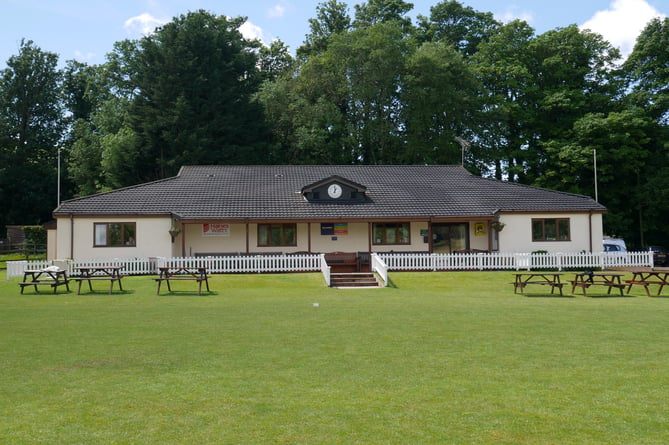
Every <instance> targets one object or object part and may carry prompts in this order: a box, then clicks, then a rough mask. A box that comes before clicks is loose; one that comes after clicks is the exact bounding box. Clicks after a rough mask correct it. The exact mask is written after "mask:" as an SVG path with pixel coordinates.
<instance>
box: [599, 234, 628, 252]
mask: <svg viewBox="0 0 669 445" xmlns="http://www.w3.org/2000/svg"><path fill="white" fill-rule="evenodd" d="M602 243H603V244H604V252H627V246H626V245H625V240H624V239H621V238H610V237H605V238H604V239H603V240H602Z"/></svg>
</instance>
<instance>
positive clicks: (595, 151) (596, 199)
mask: <svg viewBox="0 0 669 445" xmlns="http://www.w3.org/2000/svg"><path fill="white" fill-rule="evenodd" d="M592 158H593V166H594V169H595V202H599V196H598V195H597V149H596V148H595V149H594V150H593V151H592Z"/></svg>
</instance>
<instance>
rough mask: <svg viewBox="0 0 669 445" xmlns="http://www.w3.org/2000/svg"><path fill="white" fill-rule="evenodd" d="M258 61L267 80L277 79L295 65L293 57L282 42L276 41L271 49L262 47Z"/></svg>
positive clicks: (271, 45)
mask: <svg viewBox="0 0 669 445" xmlns="http://www.w3.org/2000/svg"><path fill="white" fill-rule="evenodd" d="M258 59H259V60H258V68H259V69H260V73H261V75H262V77H263V78H264V79H265V80H273V79H276V78H277V77H278V76H280V75H281V74H283V73H285V72H287V71H288V70H289V69H290V67H291V66H292V65H293V57H292V56H291V55H290V51H289V50H288V47H287V46H286V44H285V43H283V42H282V41H281V40H274V41H273V42H272V43H271V44H270V46H269V47H267V46H261V47H260V50H259V54H258Z"/></svg>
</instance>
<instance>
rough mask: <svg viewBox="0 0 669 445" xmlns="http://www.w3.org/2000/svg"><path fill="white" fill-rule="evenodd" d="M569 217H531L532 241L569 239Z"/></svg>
mask: <svg viewBox="0 0 669 445" xmlns="http://www.w3.org/2000/svg"><path fill="white" fill-rule="evenodd" d="M570 239H571V235H570V233H569V219H568V218H563V219H557V218H556V219H533V220H532V241H569V240H570Z"/></svg>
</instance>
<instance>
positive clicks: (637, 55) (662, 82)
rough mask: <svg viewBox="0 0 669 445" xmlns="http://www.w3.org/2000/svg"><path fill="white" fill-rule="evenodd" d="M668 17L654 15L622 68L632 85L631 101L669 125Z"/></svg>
mask: <svg viewBox="0 0 669 445" xmlns="http://www.w3.org/2000/svg"><path fill="white" fill-rule="evenodd" d="M667 48H669V17H665V18H664V19H660V18H655V19H653V20H651V21H650V22H649V23H648V25H647V26H646V27H645V28H644V30H643V31H642V32H641V34H640V35H639V37H638V38H637V41H636V44H635V46H634V50H633V51H632V54H630V56H629V57H628V58H627V60H626V61H625V64H624V67H623V69H624V71H625V73H626V75H627V77H628V80H629V86H630V88H631V89H632V94H631V95H630V98H629V99H630V101H632V102H634V103H635V104H637V105H639V106H643V107H645V108H647V109H648V110H649V112H650V113H651V114H652V116H653V117H654V118H655V119H656V120H657V121H658V122H661V123H662V124H664V125H669V50H667Z"/></svg>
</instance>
